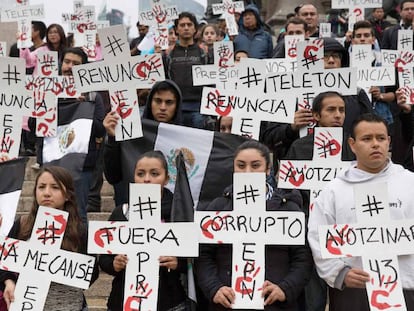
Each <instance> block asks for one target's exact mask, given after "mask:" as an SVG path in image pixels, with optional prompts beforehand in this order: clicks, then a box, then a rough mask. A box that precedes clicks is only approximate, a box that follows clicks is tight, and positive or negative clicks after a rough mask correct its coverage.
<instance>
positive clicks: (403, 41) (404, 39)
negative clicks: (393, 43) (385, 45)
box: [400, 36, 411, 47]
mask: <svg viewBox="0 0 414 311" xmlns="http://www.w3.org/2000/svg"><path fill="white" fill-rule="evenodd" d="M400 43H401V46H402V47H406V46H408V45H409V44H410V43H411V37H409V36H403V37H402V38H401V41H400Z"/></svg>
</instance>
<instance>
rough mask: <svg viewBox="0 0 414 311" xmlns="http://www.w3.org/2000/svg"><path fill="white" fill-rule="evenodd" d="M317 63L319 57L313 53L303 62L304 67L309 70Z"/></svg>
mask: <svg viewBox="0 0 414 311" xmlns="http://www.w3.org/2000/svg"><path fill="white" fill-rule="evenodd" d="M317 61H318V57H317V55H314V54H312V52H309V54H308V56H306V57H305V58H304V59H302V62H303V63H304V64H303V66H306V68H307V69H309V65H312V66H314V65H315V64H316V62H317Z"/></svg>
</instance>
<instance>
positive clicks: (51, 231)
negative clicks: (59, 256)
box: [36, 221, 60, 244]
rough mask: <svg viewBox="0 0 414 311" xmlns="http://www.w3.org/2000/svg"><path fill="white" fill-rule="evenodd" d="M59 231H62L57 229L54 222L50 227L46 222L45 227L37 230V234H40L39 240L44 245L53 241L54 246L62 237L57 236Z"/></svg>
mask: <svg viewBox="0 0 414 311" xmlns="http://www.w3.org/2000/svg"><path fill="white" fill-rule="evenodd" d="M58 231H60V229H59V228H57V227H55V222H54V221H53V222H52V224H51V225H50V226H49V225H48V222H47V221H45V226H44V227H42V228H38V229H37V230H36V233H40V235H39V236H38V240H40V241H42V244H46V242H47V241H49V240H51V241H52V242H51V244H54V243H55V242H56V241H57V240H58V239H60V236H59V235H57V234H55V233H56V232H58Z"/></svg>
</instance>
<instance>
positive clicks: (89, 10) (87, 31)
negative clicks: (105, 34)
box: [62, 0, 109, 61]
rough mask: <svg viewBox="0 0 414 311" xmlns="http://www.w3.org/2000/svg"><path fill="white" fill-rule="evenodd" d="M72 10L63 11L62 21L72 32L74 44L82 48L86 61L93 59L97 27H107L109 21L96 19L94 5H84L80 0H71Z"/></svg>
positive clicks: (94, 57) (94, 58) (94, 56)
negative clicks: (71, 11) (72, 0)
mask: <svg viewBox="0 0 414 311" xmlns="http://www.w3.org/2000/svg"><path fill="white" fill-rule="evenodd" d="M73 12H74V13H73V14H70V13H63V14H62V22H63V23H67V24H68V25H69V31H71V32H73V33H74V41H75V45H76V46H79V47H82V48H83V50H84V51H85V52H86V53H87V55H88V61H95V60H97V59H96V56H97V55H96V33H97V29H98V28H104V27H109V21H96V14H95V7H94V6H92V5H88V6H84V5H83V1H82V0H80V1H74V2H73Z"/></svg>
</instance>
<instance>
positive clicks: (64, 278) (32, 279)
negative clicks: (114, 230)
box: [0, 206, 95, 311]
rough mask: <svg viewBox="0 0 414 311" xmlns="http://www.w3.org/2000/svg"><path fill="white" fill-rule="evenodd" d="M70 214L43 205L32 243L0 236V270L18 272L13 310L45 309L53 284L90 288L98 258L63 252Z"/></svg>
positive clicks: (39, 211)
mask: <svg viewBox="0 0 414 311" xmlns="http://www.w3.org/2000/svg"><path fill="white" fill-rule="evenodd" d="M68 215H69V214H68V213H67V212H65V211H61V210H57V209H54V208H50V207H43V206H40V207H39V209H38V212H37V217H36V220H35V224H34V226H33V231H32V235H31V237H30V240H29V241H21V240H16V239H12V238H8V237H0V246H1V254H0V256H1V257H0V268H1V269H3V270H7V271H11V272H18V273H19V279H18V281H17V283H16V289H15V301H14V302H13V303H12V304H11V307H10V310H11V311H15V310H43V306H44V303H45V301H46V297H47V294H48V291H49V286H50V282H56V283H60V284H65V285H69V286H74V287H79V288H83V289H87V288H88V287H89V284H90V281H91V278H92V273H93V270H94V264H95V258H94V257H92V256H88V255H83V254H79V253H74V252H70V251H66V250H61V249H60V246H61V244H62V240H63V236H64V234H65V230H66V225H67V219H68Z"/></svg>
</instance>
